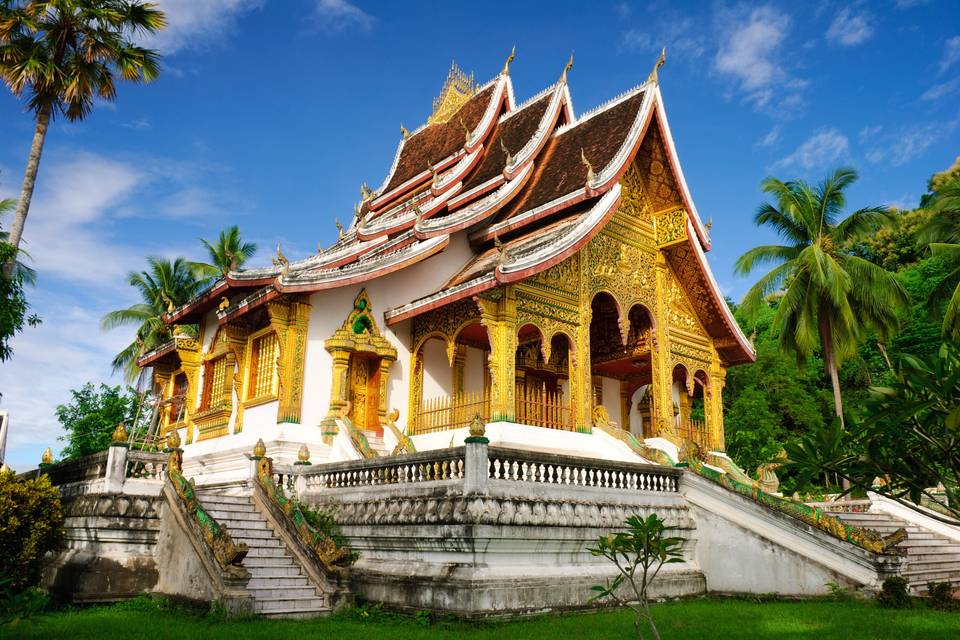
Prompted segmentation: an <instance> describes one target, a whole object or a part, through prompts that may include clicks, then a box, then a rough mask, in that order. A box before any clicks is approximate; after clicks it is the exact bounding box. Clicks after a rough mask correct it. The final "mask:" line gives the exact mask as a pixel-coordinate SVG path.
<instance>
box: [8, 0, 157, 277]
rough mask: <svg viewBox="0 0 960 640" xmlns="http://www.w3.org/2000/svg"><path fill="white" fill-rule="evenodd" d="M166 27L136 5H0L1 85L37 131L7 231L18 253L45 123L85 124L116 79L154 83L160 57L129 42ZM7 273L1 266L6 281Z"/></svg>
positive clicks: (44, 1)
mask: <svg viewBox="0 0 960 640" xmlns="http://www.w3.org/2000/svg"><path fill="white" fill-rule="evenodd" d="M164 26H166V18H165V16H164V14H163V12H162V11H159V10H158V9H157V8H156V6H155V5H153V4H150V3H147V2H140V1H139V0H0V80H3V83H4V84H6V85H7V86H8V87H9V88H10V90H11V91H12V92H13V94H14V95H15V96H17V97H21V96H24V97H26V101H27V108H28V109H29V110H30V111H31V112H32V114H33V117H34V120H35V123H36V127H35V129H34V134H33V143H32V144H31V145H30V154H29V155H28V156H27V168H26V171H25V172H24V176H23V186H22V188H21V191H20V198H19V200H18V201H17V210H16V214H15V215H14V220H13V225H12V226H11V228H10V244H12V245H13V246H14V247H19V246H20V238H21V237H22V235H23V227H24V224H25V223H26V220H27V212H28V211H29V209H30V200H31V199H32V197H33V187H34V184H35V183H36V179H37V169H38V168H39V166H40V154H41V153H42V151H43V143H44V140H45V139H46V136H47V127H48V126H49V124H50V121H51V120H52V119H53V118H55V117H56V116H57V115H63V116H64V117H65V118H66V119H67V120H69V121H71V122H73V121H76V120H82V119H83V118H85V117H86V116H87V114H88V113H90V110H91V109H92V108H93V102H94V99H99V100H105V101H112V100H114V99H115V98H116V93H117V92H116V85H115V82H116V80H117V79H121V80H127V81H131V82H149V81H151V80H153V79H154V78H156V77H157V74H158V73H159V55H158V54H157V52H156V51H153V50H151V49H145V48H143V47H140V46H138V45H137V44H135V41H134V38H135V37H137V36H138V35H139V34H141V33H154V32H156V31H157V30H159V29H162V28H163V27H164ZM12 269H13V265H12V263H8V264H6V265H4V270H5V272H6V273H7V274H8V275H9V273H10V272H11V271H12Z"/></svg>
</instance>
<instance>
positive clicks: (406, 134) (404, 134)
mask: <svg viewBox="0 0 960 640" xmlns="http://www.w3.org/2000/svg"><path fill="white" fill-rule="evenodd" d="M400 135H401V136H402V137H403V139H404V140H406V139H407V138H409V137H410V132H409V131H408V130H407V128H406V127H405V126H403V123H402V122H401V123H400Z"/></svg>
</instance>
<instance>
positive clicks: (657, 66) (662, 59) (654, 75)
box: [647, 47, 667, 84]
mask: <svg viewBox="0 0 960 640" xmlns="http://www.w3.org/2000/svg"><path fill="white" fill-rule="evenodd" d="M666 61H667V48H666V47H664V48H663V49H661V50H660V57H659V58H657V62H656V64H654V65H653V71H651V72H650V75H649V76H647V82H652V83H653V84H660V78H659V76H657V71H658V70H659V69H660V67H662V66H663V63H664V62H666Z"/></svg>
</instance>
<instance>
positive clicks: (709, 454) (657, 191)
mask: <svg viewBox="0 0 960 640" xmlns="http://www.w3.org/2000/svg"><path fill="white" fill-rule="evenodd" d="M510 59H512V56H511V58H510ZM662 61H663V58H662V57H661V59H660V60H659V61H658V63H657V65H656V66H655V67H654V69H653V71H652V73H651V74H650V76H649V78H648V79H647V81H646V82H644V83H643V84H641V85H639V86H637V87H635V88H633V89H630V90H629V91H627V92H625V93H623V94H621V95H619V96H617V97H616V98H614V99H612V100H610V101H609V102H607V103H605V104H603V105H601V106H599V107H597V108H595V109H593V110H591V111H587V112H585V113H581V114H579V115H578V114H577V113H576V112H575V111H574V109H573V104H572V100H571V97H570V91H569V88H568V86H567V76H568V72H569V70H570V66H571V65H572V59H571V61H570V62H569V63H568V64H567V66H566V67H565V68H564V69H563V72H562V74H561V75H560V78H559V80H558V81H557V82H556V83H555V84H553V85H551V86H549V87H547V88H546V89H545V90H543V91H541V92H540V93H538V94H536V95H534V96H533V97H532V98H530V99H528V100H527V101H526V102H523V103H521V104H517V103H516V101H515V99H514V92H513V85H512V83H511V80H510V75H509V63H510V60H509V59H508V62H507V64H506V65H505V66H504V68H503V71H502V72H501V73H500V74H498V75H497V76H496V77H495V78H493V79H492V80H491V81H489V82H487V83H485V84H481V85H477V84H476V83H475V82H474V80H473V76H471V75H467V74H465V73H464V72H462V71H461V70H459V69H458V68H457V67H456V66H454V67H453V68H451V70H450V73H449V75H448V77H447V79H446V82H445V83H444V84H443V87H442V89H441V91H440V94H439V96H438V97H437V98H436V100H435V101H434V104H433V113H432V115H431V116H430V118H429V119H428V120H427V122H426V124H424V125H423V126H422V127H420V128H419V129H416V130H414V131H407V130H406V129H405V128H403V127H401V134H402V139H401V141H400V143H399V145H398V147H397V152H396V156H395V157H394V160H393V164H392V166H391V168H390V170H389V172H388V174H387V176H386V178H385V179H384V180H383V183H382V185H381V186H380V188H378V189H376V190H373V189H370V188H369V187H367V186H365V185H364V186H363V187H361V196H362V200H361V202H360V203H359V205H358V206H357V207H356V209H355V212H354V215H353V219H352V221H351V222H350V223H349V224H348V225H346V228H345V227H344V226H343V225H341V224H340V222H339V221H338V222H337V223H336V224H337V227H338V229H339V238H338V239H337V241H336V242H335V243H334V244H333V245H332V246H331V247H328V248H325V249H320V250H319V251H318V252H317V253H316V254H315V255H313V256H310V257H309V258H307V259H305V260H299V261H293V262H291V261H290V260H288V259H287V258H286V256H284V254H283V251H282V248H281V247H280V246H278V247H277V250H276V255H275V257H274V258H273V261H272V262H273V264H272V266H270V267H264V268H256V269H244V270H240V271H236V272H232V273H228V274H225V275H224V277H223V278H222V279H221V280H219V281H217V282H216V283H214V284H213V285H212V286H211V287H210V288H209V289H208V290H207V291H205V292H204V293H203V294H201V295H199V296H198V297H197V298H196V299H194V300H191V301H190V302H189V303H187V304H185V305H183V306H181V307H179V308H175V307H173V306H171V307H170V308H169V310H168V313H167V315H166V318H165V319H166V321H167V322H169V323H171V324H172V325H175V326H176V327H177V329H176V331H175V336H176V337H175V338H174V339H173V340H172V341H171V342H170V343H168V344H166V345H164V346H162V347H161V348H159V349H156V350H155V351H153V352H151V353H147V354H144V355H143V356H142V357H141V358H140V360H139V363H140V365H141V366H143V367H149V368H151V369H152V372H153V378H154V381H155V390H156V393H155V394H154V397H155V398H156V409H155V410H154V412H153V416H154V422H153V428H154V431H155V434H156V435H158V436H162V437H163V439H164V443H165V446H164V444H160V443H159V442H157V441H153V440H150V439H149V438H148V439H147V441H146V442H143V441H141V442H135V443H130V442H128V441H127V438H128V433H127V431H126V429H125V428H124V426H123V425H119V426H118V427H117V430H116V432H115V433H114V435H113V443H112V444H111V446H110V447H109V449H108V451H105V452H98V453H96V454H92V455H91V456H87V457H86V458H83V459H79V460H71V461H67V462H63V463H60V464H50V463H52V457H53V456H52V452H50V451H49V450H48V453H47V455H46V458H45V460H44V464H42V465H41V469H40V470H39V471H38V472H37V473H45V474H47V475H49V476H50V477H51V479H52V481H53V483H54V484H55V485H57V486H58V487H59V488H60V491H61V494H62V495H63V496H64V501H65V502H64V505H65V506H64V510H65V512H67V513H68V514H69V515H68V518H67V524H66V529H67V538H68V544H67V546H66V548H65V550H64V551H62V552H61V553H59V554H57V556H56V558H55V559H53V560H52V561H51V563H50V564H51V567H50V571H49V574H48V575H49V578H48V580H47V584H48V585H49V588H50V589H51V590H52V591H55V592H57V593H60V594H62V595H63V596H64V597H66V598H69V599H72V600H74V601H84V600H90V601H105V600H110V599H122V598H126V597H133V596H136V595H137V594H139V593H142V592H144V591H149V592H153V593H165V594H172V595H177V596H180V597H187V598H190V599H193V600H197V599H199V600H215V601H217V602H219V603H221V604H222V605H223V606H225V607H226V608H227V610H229V611H233V612H250V611H253V612H256V613H260V614H263V615H267V616H279V617H303V616H312V615H324V614H326V613H329V612H330V611H332V610H334V609H335V608H336V607H338V606H340V605H341V604H342V603H344V602H348V601H349V598H350V595H351V594H358V593H359V594H363V596H364V598H365V599H367V600H369V601H372V602H379V603H383V604H384V605H386V606H389V607H395V608H399V609H406V610H410V611H422V610H432V611H443V612H447V613H453V614H456V615H462V616H470V617H472V616H476V617H485V616H488V615H513V614H527V613H541V612H543V611H548V610H557V609H576V608H584V607H593V606H597V604H598V603H597V601H596V599H595V598H594V597H593V596H594V594H595V591H593V590H592V589H591V587H592V586H594V585H597V584H602V583H603V582H605V581H606V580H608V579H611V578H612V576H613V574H614V573H615V570H614V569H613V568H612V567H611V566H610V565H609V563H608V562H607V561H606V560H605V559H604V558H601V557H597V556H595V555H593V553H591V551H590V550H589V549H590V546H591V545H594V544H596V541H597V540H598V538H599V537H600V536H608V535H610V532H611V531H617V530H620V529H622V527H623V524H624V521H625V519H626V518H627V517H629V516H632V515H640V516H644V517H646V516H648V515H649V514H652V513H656V514H658V516H659V517H661V518H662V519H663V520H664V522H666V523H667V527H668V528H669V530H670V531H671V535H673V536H676V537H677V538H678V539H679V540H681V541H682V548H683V551H682V559H681V561H679V562H672V563H670V564H669V565H668V566H666V567H665V568H664V570H663V571H662V572H660V573H658V574H657V578H656V582H655V583H654V585H653V586H652V591H651V594H653V596H654V597H657V598H661V597H681V596H700V595H703V594H708V593H716V594H730V593H738V594H769V593H779V594H781V595H791V596H810V595H823V594H825V593H826V591H827V587H828V586H829V585H834V586H837V587H843V588H847V587H850V588H863V589H865V590H876V589H878V588H879V586H880V585H881V584H882V583H883V581H884V580H885V579H886V578H887V577H889V576H892V575H909V576H910V579H911V582H912V584H914V585H917V584H926V583H927V582H928V581H930V580H933V579H940V577H941V575H942V574H941V573H940V571H941V569H940V568H938V566H939V565H938V563H939V562H941V561H940V560H933V559H932V558H934V557H936V558H944V559H949V558H952V557H953V556H954V555H955V551H953V549H954V548H955V545H957V544H960V533H958V532H957V531H956V530H955V528H950V527H946V526H944V525H943V524H942V523H939V522H938V521H937V520H936V519H934V518H933V517H928V516H926V515H917V514H916V512H914V511H912V510H911V509H907V508H905V507H903V506H902V505H901V504H899V503H897V502H896V501H893V500H889V499H886V498H882V497H879V496H876V495H872V494H871V495H868V497H867V499H865V500H860V501H851V502H825V503H810V504H808V503H804V502H803V501H802V499H801V498H800V497H799V496H794V497H793V498H785V497H783V496H782V495H780V494H779V493H778V491H779V480H778V478H777V474H776V469H777V468H778V467H780V466H781V465H782V464H784V462H785V459H784V457H783V456H781V457H778V458H777V459H775V460H771V461H769V462H766V463H764V464H762V465H761V466H760V468H759V469H758V470H757V476H758V477H757V478H754V477H751V476H750V475H749V474H748V473H747V472H745V471H744V470H743V469H741V468H739V467H738V466H737V465H736V464H735V463H734V462H733V460H731V459H730V458H729V457H728V456H727V455H726V453H725V452H724V422H723V403H722V394H723V387H724V380H725V377H726V372H727V370H728V368H729V367H731V366H734V365H737V364H741V363H747V362H751V361H752V360H754V357H755V353H754V350H753V347H752V345H751V344H750V342H749V341H748V340H747V339H746V338H745V337H744V335H743V333H742V332H741V331H740V329H739V327H738V326H737V324H736V322H735V321H734V319H733V317H732V315H731V313H730V311H729V309H728V308H727V305H726V304H725V303H724V300H723V298H722V296H721V295H720V292H719V290H718V287H717V283H716V281H715V280H714V278H713V276H712V275H711V273H710V267H709V265H708V264H707V260H706V257H705V256H706V254H707V252H708V251H709V249H710V236H709V230H710V229H709V226H710V225H709V224H707V225H704V224H702V223H701V220H700V216H699V215H698V213H697V209H696V207H695V206H694V203H693V200H692V199H691V197H690V191H689V189H688V188H687V185H686V182H685V180H684V177H683V171H682V170H681V168H680V163H679V160H678V158H677V153H676V149H675V147H674V143H673V138H672V135H671V132H670V126H669V124H668V121H667V116H666V112H665V109H664V104H663V98H662V96H661V92H660V87H659V84H658V78H657V69H658V68H659V66H660V64H662ZM310 509H315V510H316V511H314V513H315V514H316V513H324V514H328V517H327V518H326V520H329V521H330V522H335V523H336V525H337V526H338V527H339V528H340V530H341V531H342V534H343V537H342V538H338V537H335V534H334V533H333V532H332V530H331V529H329V528H328V529H326V530H324V529H323V528H322V527H321V520H322V519H321V518H319V516H316V515H315V517H314V518H313V519H312V521H313V522H314V523H315V524H316V526H314V524H311V518H308V517H307V515H306V511H305V510H310ZM908 527H909V528H910V533H909V534H908V533H907V529H908ZM908 536H915V537H916V539H915V540H913V539H911V538H910V537H908ZM930 545H934V546H935V547H936V550H935V551H931V549H934V546H930ZM931 553H936V554H938V555H936V556H930V555H929V554H931ZM914 561H917V564H916V565H914V564H913V563H914ZM943 561H944V562H945V561H946V560H943ZM625 597H626V598H627V599H630V598H632V597H633V596H632V595H630V594H626V595H625Z"/></svg>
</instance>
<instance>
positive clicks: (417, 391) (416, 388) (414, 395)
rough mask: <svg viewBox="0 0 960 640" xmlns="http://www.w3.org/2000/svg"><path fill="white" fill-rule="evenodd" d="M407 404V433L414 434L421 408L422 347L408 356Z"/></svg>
mask: <svg viewBox="0 0 960 640" xmlns="http://www.w3.org/2000/svg"><path fill="white" fill-rule="evenodd" d="M408 398H409V401H408V402H407V425H409V426H408V427H407V432H408V433H410V434H414V433H416V432H417V431H416V427H417V426H418V420H419V416H420V409H421V408H422V407H423V345H422V344H421V345H420V346H419V347H418V348H417V350H416V351H414V352H413V353H412V354H411V355H410V395H409V396H408Z"/></svg>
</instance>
